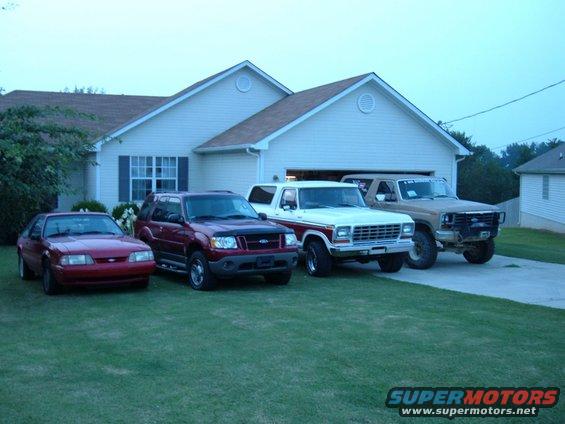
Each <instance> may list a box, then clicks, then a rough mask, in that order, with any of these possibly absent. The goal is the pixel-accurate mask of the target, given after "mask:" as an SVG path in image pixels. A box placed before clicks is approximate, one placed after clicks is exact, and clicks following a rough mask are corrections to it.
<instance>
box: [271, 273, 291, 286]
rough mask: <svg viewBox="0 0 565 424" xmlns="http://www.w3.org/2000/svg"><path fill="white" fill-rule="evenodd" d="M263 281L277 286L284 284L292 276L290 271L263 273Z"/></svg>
mask: <svg viewBox="0 0 565 424" xmlns="http://www.w3.org/2000/svg"><path fill="white" fill-rule="evenodd" d="M264 277H265V281H266V282H267V283H269V284H275V285H277V286H284V285H286V284H288V282H289V281H290V277H292V272H281V273H279V274H265V275H264Z"/></svg>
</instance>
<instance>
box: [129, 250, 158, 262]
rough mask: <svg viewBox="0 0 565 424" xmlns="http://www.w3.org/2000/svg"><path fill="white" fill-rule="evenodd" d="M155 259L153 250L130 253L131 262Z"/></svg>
mask: <svg viewBox="0 0 565 424" xmlns="http://www.w3.org/2000/svg"><path fill="white" fill-rule="evenodd" d="M152 260H153V252H152V251H151V250H142V251H141V252H132V253H130V254H129V258H128V261H129V262H146V261H152Z"/></svg>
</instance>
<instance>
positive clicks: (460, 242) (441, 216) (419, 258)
mask: <svg viewBox="0 0 565 424" xmlns="http://www.w3.org/2000/svg"><path fill="white" fill-rule="evenodd" d="M342 181H343V182H348V183H353V184H356V185H357V186H358V187H359V190H360V191H361V193H362V194H363V196H364V198H365V201H366V202H367V204H368V205H369V206H371V207H372V208H375V209H380V210H386V211H391V212H401V213H405V214H408V215H410V216H411V217H412V219H413V220H414V222H415V223H416V231H415V233H414V237H413V238H412V240H413V241H414V248H413V249H412V250H411V251H410V253H409V255H408V256H407V257H406V263H407V265H408V266H409V267H411V268H416V269H427V268H429V267H431V266H432V265H433V264H434V263H435V262H436V259H437V254H438V252H443V251H452V252H456V253H462V254H463V256H464V257H465V259H466V260H467V261H468V262H470V263H473V264H483V263H485V262H488V261H489V260H490V259H491V258H492V256H493V255H494V238H495V237H496V236H497V235H498V232H499V224H502V223H503V222H504V218H505V215H504V212H500V211H499V210H498V208H497V207H496V206H492V205H487V204H484V203H477V202H470V201H467V200H461V199H459V198H458V197H457V196H456V195H455V193H454V192H453V190H452V189H451V187H450V186H449V184H447V182H446V181H445V180H444V179H442V178H437V177H430V176H423V175H401V174H354V175H346V176H344V177H343V178H342Z"/></svg>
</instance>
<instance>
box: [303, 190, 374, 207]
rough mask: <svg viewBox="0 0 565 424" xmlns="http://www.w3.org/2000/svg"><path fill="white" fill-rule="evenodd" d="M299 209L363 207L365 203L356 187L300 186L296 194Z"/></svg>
mask: <svg viewBox="0 0 565 424" xmlns="http://www.w3.org/2000/svg"><path fill="white" fill-rule="evenodd" d="M298 198H299V200H300V208H301V209H316V208H344V207H352V208H364V207H366V206H367V205H366V204H365V200H363V196H362V195H361V192H360V191H359V189H358V188H356V187H319V188H302V189H300V193H299V195H298Z"/></svg>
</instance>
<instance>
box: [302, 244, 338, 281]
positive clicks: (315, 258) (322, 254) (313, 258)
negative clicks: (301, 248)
mask: <svg viewBox="0 0 565 424" xmlns="http://www.w3.org/2000/svg"><path fill="white" fill-rule="evenodd" d="M306 271H308V274H310V275H312V276H314V277H325V276H327V275H329V274H330V272H331V271H332V257H331V256H330V254H329V252H328V250H327V249H326V246H325V245H324V243H323V242H321V241H319V240H314V241H313V242H311V243H308V246H307V247H306Z"/></svg>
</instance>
